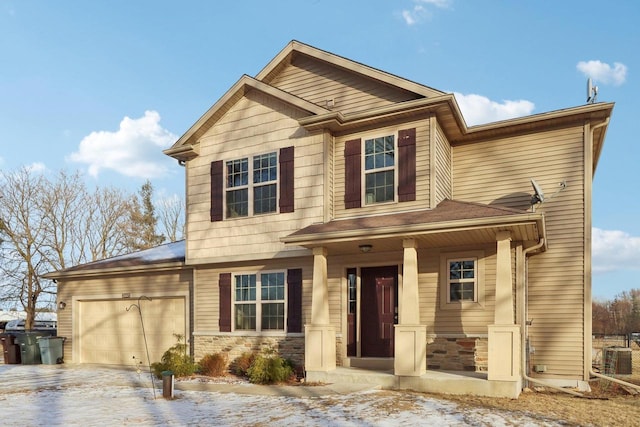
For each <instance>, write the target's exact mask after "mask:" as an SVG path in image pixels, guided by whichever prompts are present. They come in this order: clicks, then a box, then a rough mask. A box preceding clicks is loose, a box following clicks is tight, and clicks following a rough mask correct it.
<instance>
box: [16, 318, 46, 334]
mask: <svg viewBox="0 0 640 427" xmlns="http://www.w3.org/2000/svg"><path fill="white" fill-rule="evenodd" d="M24 322H25V320H24V319H16V320H10V321H9V322H7V325H6V326H5V328H4V331H5V332H7V333H9V332H22V331H24ZM57 327H58V322H57V321H55V320H36V321H35V322H34V323H33V330H34V331H50V332H53V335H55V334H56V329H57Z"/></svg>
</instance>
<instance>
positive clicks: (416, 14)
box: [401, 0, 453, 26]
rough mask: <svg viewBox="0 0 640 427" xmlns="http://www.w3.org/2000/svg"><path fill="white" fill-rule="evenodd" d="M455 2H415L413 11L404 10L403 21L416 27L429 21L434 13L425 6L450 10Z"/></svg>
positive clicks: (415, 0) (428, 0) (426, 0)
mask: <svg viewBox="0 0 640 427" xmlns="http://www.w3.org/2000/svg"><path fill="white" fill-rule="evenodd" d="M452 1H453V0H413V2H414V3H415V4H414V6H413V8H411V9H403V10H402V12H401V15H402V19H404V22H405V23H406V24H407V25H409V26H412V25H415V24H417V23H419V22H422V21H423V20H425V19H429V18H431V16H432V13H431V12H430V11H429V9H427V8H426V7H425V6H434V7H437V8H440V9H448V8H449V7H450V6H451V3H452Z"/></svg>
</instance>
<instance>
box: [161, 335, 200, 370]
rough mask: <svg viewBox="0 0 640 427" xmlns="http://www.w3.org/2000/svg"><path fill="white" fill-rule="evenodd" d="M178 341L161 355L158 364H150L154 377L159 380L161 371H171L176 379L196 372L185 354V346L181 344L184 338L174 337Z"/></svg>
mask: <svg viewBox="0 0 640 427" xmlns="http://www.w3.org/2000/svg"><path fill="white" fill-rule="evenodd" d="M175 337H176V340H177V341H178V342H177V343H176V344H175V345H174V346H173V347H171V348H169V349H168V350H167V351H165V352H164V354H163V355H162V359H161V361H160V362H156V363H152V364H151V369H153V373H154V374H155V375H156V377H158V378H161V377H162V372H163V371H173V375H174V376H176V377H187V376H189V375H193V373H194V372H195V371H196V367H197V366H196V364H195V363H193V360H192V359H191V357H190V356H189V355H188V354H187V345H186V344H184V343H182V340H183V339H184V336H182V335H175Z"/></svg>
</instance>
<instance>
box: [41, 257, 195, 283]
mask: <svg viewBox="0 0 640 427" xmlns="http://www.w3.org/2000/svg"><path fill="white" fill-rule="evenodd" d="M186 268H191V267H189V266H187V265H186V264H185V263H184V261H183V262H169V263H158V264H134V265H130V266H119V267H111V268H96V269H92V270H68V271H53V272H50V273H46V274H44V275H42V277H44V278H45V279H51V280H56V281H58V280H72V279H91V278H101V277H106V276H116V275H122V274H141V273H158V272H164V271H172V270H173V271H176V270H184V269H186Z"/></svg>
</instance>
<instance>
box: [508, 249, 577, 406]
mask: <svg viewBox="0 0 640 427" xmlns="http://www.w3.org/2000/svg"><path fill="white" fill-rule="evenodd" d="M544 242H545V241H544V238H542V239H540V241H539V242H538V243H537V244H536V245H535V246H532V247H530V248H527V249H525V250H523V251H522V256H523V258H524V281H523V284H522V286H523V288H524V289H522V292H523V300H524V303H523V304H524V307H523V308H524V313H523V320H524V325H522V336H521V339H522V342H521V349H522V357H521V364H522V378H524V379H525V380H527V381H529V382H532V383H536V384H540V385H543V386H545V387H549V388H551V389H554V390H556V391H561V392H563V393H568V394H571V395H573V396H578V397H584V395H583V394H581V393H578V392H576V391H573V390H569V389H565V388H562V387H556V386H554V385H552V384H549V383H546V382H544V381H542V380H538V379H536V378H531V377H530V376H529V375H527V335H528V332H527V322H528V320H527V317H528V316H527V299H528V295H529V294H528V290H527V284H528V282H529V274H528V267H527V255H528V254H529V253H531V252H533V251H536V250H538V249H540V248H541V247H543V246H544Z"/></svg>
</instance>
